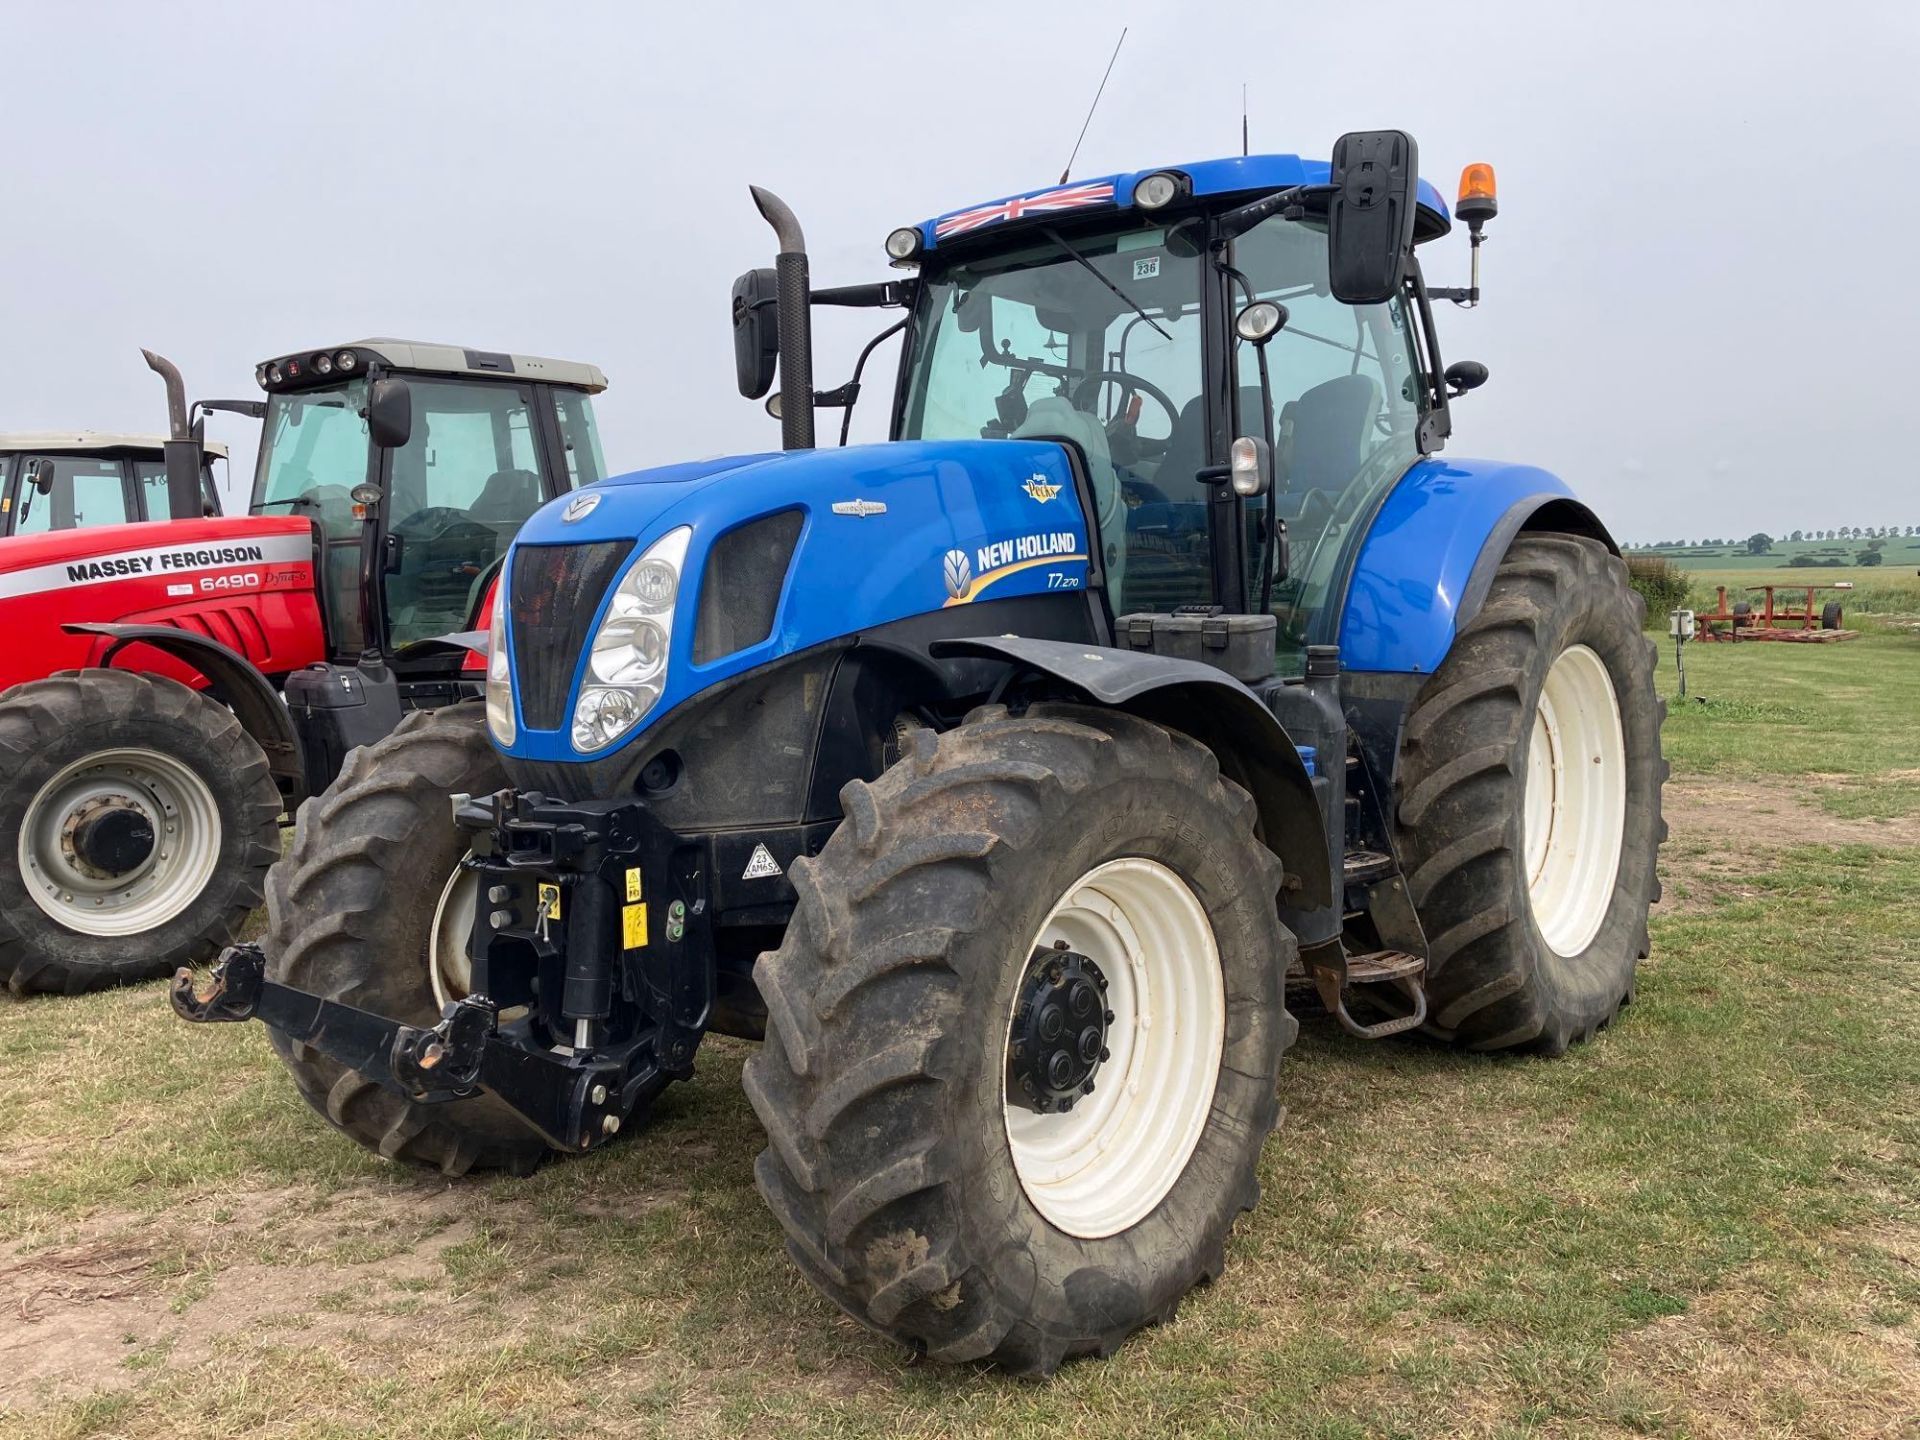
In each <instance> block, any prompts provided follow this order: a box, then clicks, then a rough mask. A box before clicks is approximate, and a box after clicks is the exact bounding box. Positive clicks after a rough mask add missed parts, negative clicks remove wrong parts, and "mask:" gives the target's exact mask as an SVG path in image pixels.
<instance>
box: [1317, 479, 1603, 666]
mask: <svg viewBox="0 0 1920 1440" xmlns="http://www.w3.org/2000/svg"><path fill="white" fill-rule="evenodd" d="M1522 530H1547V531H1557V532H1561V533H1565V534H1573V535H1585V536H1588V537H1590V538H1592V539H1595V540H1599V541H1601V542H1602V543H1604V544H1605V545H1606V546H1607V548H1608V549H1610V550H1612V551H1613V552H1614V553H1615V554H1618V553H1619V547H1618V546H1617V545H1615V544H1614V542H1613V537H1612V536H1610V535H1609V534H1608V533H1607V530H1606V527H1605V526H1604V525H1602V524H1601V523H1600V521H1599V519H1598V517H1596V516H1595V515H1594V513H1593V512H1592V511H1591V510H1589V509H1588V508H1587V507H1586V506H1585V505H1582V504H1581V503H1580V502H1579V501H1578V500H1576V499H1574V498H1573V491H1572V490H1570V489H1569V488H1568V487H1567V484H1566V482H1565V481H1563V480H1561V479H1560V478H1559V477H1558V476H1556V475H1552V474H1549V473H1548V472H1547V471H1545V470H1540V469H1536V468H1535V467H1533V466H1531V465H1507V464H1501V463H1499V462H1494V461H1486V460H1451V459H1447V460H1442V459H1438V458H1433V459H1427V460H1423V461H1421V462H1419V463H1418V464H1416V465H1414V466H1413V467H1412V468H1411V469H1409V470H1408V471H1407V473H1406V474H1405V475H1403V476H1402V477H1401V478H1400V481H1399V483H1398V484H1396V485H1395V486H1394V488H1393V490H1392V491H1391V492H1390V493H1389V494H1388V496H1387V498H1386V500H1385V501H1384V502H1383V503H1382V504H1381V506H1380V510H1379V513H1378V514H1377V515H1376V516H1375V518H1374V522H1373V525H1372V527H1371V528H1370V529H1369V530H1368V532H1367V536H1366V539H1365V540H1364V541H1363V542H1362V544H1361V547H1360V553H1359V556H1358V558H1357V559H1356V560H1355V562H1354V566H1353V570H1352V573H1351V575H1350V576H1349V578H1348V582H1347V592H1346V598H1345V601H1344V603H1343V605H1342V608H1341V615H1340V632H1339V641H1340V660H1341V665H1342V668H1344V669H1346V670H1349V671H1373V672H1380V673H1388V674H1401V675H1430V674H1432V673H1433V672H1434V671H1435V670H1436V669H1438V668H1439V666H1440V663H1441V662H1442V661H1443V660H1445V659H1446V658H1447V651H1448V650H1450V649H1451V648H1452V647H1453V637H1454V635H1455V634H1456V633H1457V632H1458V630H1459V628H1460V626H1461V625H1463V624H1465V623H1466V621H1467V620H1468V619H1470V618H1471V617H1472V616H1473V614H1474V613H1475V612H1476V611H1477V610H1478V609H1479V608H1480V605H1481V604H1482V602H1483V601H1485V599H1486V596H1487V590H1488V588H1489V587H1490V586H1491V585H1492V583H1493V574H1494V571H1495V570H1497V569H1498V568H1499V565H1500V560H1501V557H1502V556H1504V555H1505V554H1506V552H1507V547H1508V546H1509V545H1510V544H1511V543H1512V542H1513V538H1514V536H1515V535H1517V534H1519V533H1520V532H1521V531H1522Z"/></svg>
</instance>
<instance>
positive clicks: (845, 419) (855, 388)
mask: <svg viewBox="0 0 1920 1440" xmlns="http://www.w3.org/2000/svg"><path fill="white" fill-rule="evenodd" d="M816 293H817V292H816ZM907 319H908V317H907V316H905V315H902V316H901V317H900V318H899V319H898V320H896V321H894V322H893V324H891V325H889V326H888V327H887V328H886V329H884V330H882V331H881V332H880V333H879V334H878V335H876V336H874V337H873V338H872V339H871V340H869V341H867V343H866V348H864V349H863V350H861V352H860V358H859V359H858V360H856V361H854V362H853V378H852V379H851V380H849V381H848V382H847V383H846V384H845V385H842V386H841V387H840V388H841V389H842V390H843V391H845V392H846V397H847V400H846V404H847V411H846V414H844V415H842V416H841V417H840V444H841V447H842V448H845V446H846V443H847V437H848V435H849V434H851V433H852V431H853V402H854V401H856V400H858V399H859V398H860V376H861V375H862V374H863V373H865V371H866V368H867V357H868V356H869V355H871V354H873V352H874V351H875V350H876V349H877V348H878V347H879V346H880V344H881V342H882V341H884V340H886V339H887V338H888V337H890V336H893V335H898V334H899V333H900V332H901V331H902V330H904V329H906V328H907ZM816 403H817V402H816Z"/></svg>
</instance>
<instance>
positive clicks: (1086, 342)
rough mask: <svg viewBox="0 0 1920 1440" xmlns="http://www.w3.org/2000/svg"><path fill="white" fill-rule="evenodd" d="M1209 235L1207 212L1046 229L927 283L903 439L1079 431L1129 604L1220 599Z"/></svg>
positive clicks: (1118, 601) (1114, 587) (1117, 580)
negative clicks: (1068, 233) (1104, 226)
mask: <svg viewBox="0 0 1920 1440" xmlns="http://www.w3.org/2000/svg"><path fill="white" fill-rule="evenodd" d="M1202 239H1203V232H1202V229H1201V226H1200V224H1199V222H1197V221H1193V222H1188V223H1186V224H1184V225H1181V226H1176V227H1173V228H1167V227H1163V226H1130V227H1128V228H1126V229H1122V230H1116V231H1112V232H1109V233H1106V234H1095V235H1077V236H1075V237H1073V238H1072V239H1071V240H1067V239H1063V238H1056V237H1055V236H1053V235H1042V236H1040V237H1039V238H1037V239H1035V240H1033V241H1032V242H1031V243H1028V244H1026V245H1023V246H1022V247H1020V248H1019V249H1015V250H1009V251H1003V252H999V253H996V254H994V255H991V256H987V257H983V258H982V259H980V260H978V261H965V262H962V263H960V264H958V265H955V266H953V267H952V268H950V269H948V270H945V271H943V272H939V273H936V274H934V275H930V276H929V277H928V279H927V281H926V282H925V283H924V284H923V286H922V294H921V299H920V307H921V308H920V314H919V323H918V325H917V326H916V333H917V337H918V339H917V348H916V351H915V354H914V355H913V357H912V359H911V360H910V361H909V372H908V391H907V403H906V410H905V414H904V417H903V423H902V427H901V437H902V438H903V439H910V440H914V439H925V440H936V439H959V438H980V437H986V438H988V439H1001V438H1006V437H1014V438H1020V439H1026V438H1042V437H1047V438H1055V439H1064V440H1071V441H1073V442H1075V443H1076V444H1077V445H1078V446H1079V448H1080V450H1081V452H1082V453H1083V454H1084V455H1085V456H1086V459H1087V465H1088V469H1089V472H1090V475H1089V478H1090V481H1091V484H1092V487H1093V498H1094V505H1095V508H1096V510H1097V512H1098V518H1099V524H1100V533H1101V535H1102V537H1103V540H1104V542H1105V546H1106V554H1105V555H1104V556H1103V559H1104V560H1105V563H1106V572H1107V584H1108V587H1109V591H1110V593H1111V595H1112V597H1113V598H1112V604H1113V607H1114V610H1115V612H1116V613H1124V612H1126V611H1130V610H1149V609H1168V608H1171V607H1172V606H1174V605H1181V604H1186V603H1189V602H1193V601H1198V600H1206V599H1209V598H1211V594H1212V578H1211V574H1210V570H1209V565H1208V559H1207V556H1208V550H1207V499H1208V493H1209V488H1208V487H1207V486H1206V485H1205V484H1203V483H1202V482H1200V481H1199V480H1197V479H1196V478H1195V472H1196V471H1197V470H1199V469H1200V468H1201V467H1202V466H1204V465H1205V464H1206V463H1207V457H1206V452H1207V434H1206V416H1205V406H1204V404H1203V403H1202V401H1201V396H1200V385H1201V377H1202V374H1203V373H1204V372H1203V367H1202V360H1203V354H1202V347H1201V320H1200V303H1201V293H1202V292H1201V258H1200V254H1201V241H1202ZM1069 247H1071V248H1069Z"/></svg>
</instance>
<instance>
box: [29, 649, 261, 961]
mask: <svg viewBox="0 0 1920 1440" xmlns="http://www.w3.org/2000/svg"><path fill="white" fill-rule="evenodd" d="M280 808H281V802H280V792H279V789H278V788H277V787H276V786H275V785H274V783H273V776H272V775H271V773H269V771H268V768H267V757H266V754H265V752H263V751H262V750H261V748H260V746H259V745H258V744H257V743H256V742H255V741H254V739H253V737H252V736H250V735H249V734H247V732H246V730H245V729H244V728H243V727H242V726H241V724H240V722H239V721H238V720H236V719H235V718H234V717H233V713H232V712H231V711H229V710H227V709H226V708H225V707H224V706H221V705H217V704H215V703H214V702H213V701H211V700H209V699H207V698H206V697H205V696H204V695H200V694H198V693H196V692H195V691H193V690H191V689H189V688H188V687H187V686H185V685H182V684H180V683H178V682H177V681H174V680H168V679H165V678H164V677H161V676H158V675H141V674H136V673H134V672H132V671H126V670H80V671H70V672H66V673H63V674H59V675H54V676H51V677H49V678H48V679H45V680H36V681H33V682H31V683H29V684H25V685H18V686H15V687H14V688H13V689H11V690H9V691H7V693H6V694H5V695H4V696H0V837H5V838H4V840H0V845H4V846H5V848H6V852H7V853H6V856H5V860H4V862H0V980H4V981H5V982H6V984H7V987H8V988H9V989H10V990H12V991H13V992H14V993H15V994H20V995H24V994H28V993H30V992H34V991H52V992H58V993H64V994H68V995H77V994H80V993H82V992H83V991H87V990H97V989H99V988H101V987H103V986H106V985H115V984H121V983H124V982H127V981H132V980H145V979H150V978H151V977H153V976H156V975H165V974H169V973H171V972H172V971H173V970H175V969H177V968H178V967H180V966H182V965H192V964H197V963H199V962H201V961H204V960H206V959H208V958H210V957H211V956H212V955H213V954H214V953H215V952H216V951H217V950H218V949H219V947H220V946H222V945H224V944H227V943H228V942H229V941H231V940H232V939H233V937H234V936H235V935H237V934H238V933H239V931H240V927H241V926H242V925H243V924H245V923H246V919H247V916H248V915H249V914H251V913H252V911H253V910H254V909H255V908H256V907H257V906H258V905H259V904H260V895H261V888H262V886H263V884H264V883H265V880H266V874H267V867H268V866H270V865H271V864H272V863H273V862H274V860H275V859H277V858H278V857H279V854H280V843H279V830H278V820H279V816H280Z"/></svg>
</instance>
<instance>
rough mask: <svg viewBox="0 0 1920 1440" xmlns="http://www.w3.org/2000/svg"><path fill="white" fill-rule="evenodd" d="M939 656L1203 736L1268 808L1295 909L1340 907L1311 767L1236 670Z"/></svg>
mask: <svg viewBox="0 0 1920 1440" xmlns="http://www.w3.org/2000/svg"><path fill="white" fill-rule="evenodd" d="M930 651H931V653H932V654H933V656H934V657H935V658H936V659H943V658H948V657H954V656H973V657H980V658H987V659H996V660H1008V661H1011V662H1013V664H1014V665H1015V666H1017V667H1019V668H1020V669H1023V670H1033V671H1039V672H1040V673H1042V674H1046V675H1051V676H1053V677H1054V678H1055V679H1057V680H1061V681H1064V682H1065V683H1067V684H1068V685H1071V686H1073V687H1074V688H1075V689H1076V690H1080V691H1083V692H1084V693H1085V694H1086V695H1087V696H1088V697H1089V698H1091V699H1092V700H1094V701H1096V702H1097V703H1099V704H1101V705H1107V706H1111V707H1112V708H1114V709H1116V710H1125V711H1126V712H1127V713H1129V714H1132V715H1138V716H1140V717H1141V718H1142V719H1145V720H1152V721H1155V722H1156V723H1158V724H1162V725H1165V726H1167V727H1168V728H1169V729H1173V730H1179V731H1181V732H1182V733H1184V734H1187V735H1191V736H1193V738H1194V739H1196V740H1198V741H1200V742H1201V743H1202V744H1204V745H1205V746H1207V748H1208V749H1210V750H1212V751H1213V753H1214V754H1215V755H1216V756H1217V757H1218V758H1219V760H1220V768H1221V771H1222V773H1224V774H1225V775H1226V776H1227V777H1228V778H1229V779H1231V780H1233V781H1234V782H1235V783H1236V784H1239V785H1241V786H1244V787H1245V788H1246V789H1247V791H1248V792H1249V793H1251V794H1252V796H1253V798H1254V803H1255V804H1257V805H1258V806H1259V807H1260V832H1261V835H1262V837H1263V838H1264V839H1265V840H1266V842H1267V844H1268V845H1269V846H1271V847H1272V849H1273V851H1274V853H1275V854H1276V855H1278V856H1279V857H1280V859H1281V860H1282V862H1284V863H1285V865H1286V867H1287V874H1288V876H1289V877H1290V878H1294V879H1297V880H1298V881H1299V882H1300V889H1299V891H1298V892H1297V893H1295V894H1292V895H1289V896H1288V898H1287V904H1288V905H1289V906H1290V907H1293V908H1299V909H1314V908H1318V907H1320V906H1325V905H1331V904H1332V903H1333V877H1332V873H1331V871H1330V869H1329V867H1328V864H1327V850H1326V834H1325V831H1324V829H1323V828H1322V824H1321V815H1320V806H1319V802H1318V801H1317V800H1316V799H1315V798H1314V793H1313V781H1312V779H1311V778H1309V776H1308V775H1307V767H1306V765H1305V764H1304V763H1303V762H1302V761H1301V759H1300V752H1299V751H1298V750H1297V749H1296V748H1294V744H1293V741H1292V740H1291V739H1289V738H1288V736H1287V732H1286V730H1285V729H1284V728H1283V727H1282V726H1281V724H1280V722H1279V721H1278V720H1276V719H1274V717H1273V712H1272V711H1270V710H1269V709H1267V707H1266V706H1265V705H1263V704H1262V703H1261V702H1260V697H1259V696H1258V695H1256V694H1254V693H1253V691H1251V690H1249V689H1248V688H1247V687H1246V686H1245V685H1243V684H1241V683H1240V682H1239V681H1238V680H1236V679H1234V678H1233V676H1231V675H1229V674H1227V672H1226V671H1224V670H1217V669H1215V668H1214V667H1213V666H1211V665H1203V664H1201V663H1200V662H1199V661H1197V660H1177V659H1173V658H1171V657H1169V656H1165V655H1147V654H1141V653H1140V652H1138V651H1133V650H1115V649H1108V648H1106V647H1103V646H1097V645H1079V644H1074V643H1072V642H1069V641H1063V640H1028V639H1023V638H1021V637H1019V636H1014V635H994V636H981V637H979V638H977V639H965V640H936V641H935V642H934V643H933V645H932V646H931V647H930Z"/></svg>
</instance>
